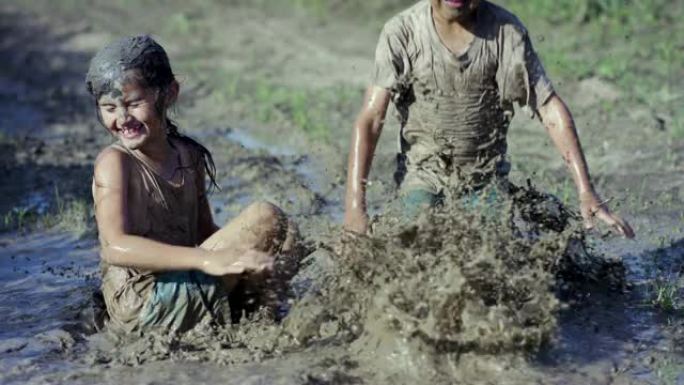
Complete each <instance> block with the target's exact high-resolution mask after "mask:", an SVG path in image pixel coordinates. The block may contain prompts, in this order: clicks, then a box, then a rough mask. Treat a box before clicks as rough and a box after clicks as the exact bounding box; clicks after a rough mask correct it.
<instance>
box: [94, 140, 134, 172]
mask: <svg viewBox="0 0 684 385" xmlns="http://www.w3.org/2000/svg"><path fill="white" fill-rule="evenodd" d="M131 158H132V155H131V154H129V153H128V151H126V149H125V148H122V147H121V146H119V145H117V144H112V145H109V146H107V147H105V148H103V149H102V151H100V153H99V154H97V157H96V158H95V169H96V170H97V169H98V168H102V167H111V166H114V165H120V166H124V167H128V166H129V165H130V164H131V162H132V159H131Z"/></svg>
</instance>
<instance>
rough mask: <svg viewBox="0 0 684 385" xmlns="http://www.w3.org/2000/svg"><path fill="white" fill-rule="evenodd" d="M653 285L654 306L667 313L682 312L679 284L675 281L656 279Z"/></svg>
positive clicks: (652, 302) (652, 301)
mask: <svg viewBox="0 0 684 385" xmlns="http://www.w3.org/2000/svg"><path fill="white" fill-rule="evenodd" d="M652 285H653V287H652V290H653V298H652V300H651V304H652V305H654V306H656V307H657V308H659V309H661V310H663V311H666V312H671V311H675V310H680V304H679V290H680V285H679V282H677V281H673V280H671V279H668V278H665V279H663V278H656V279H655V280H654V281H653V283H652Z"/></svg>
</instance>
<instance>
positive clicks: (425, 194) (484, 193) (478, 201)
mask: <svg viewBox="0 0 684 385" xmlns="http://www.w3.org/2000/svg"><path fill="white" fill-rule="evenodd" d="M501 197H502V192H500V191H498V189H496V188H485V189H483V190H480V191H476V192H472V193H468V194H464V195H463V196H462V197H461V199H460V201H461V207H462V208H465V209H477V208H489V207H493V206H495V205H496V203H498V202H499V200H500V198H501ZM400 200H401V207H402V211H403V213H404V214H405V215H407V216H409V217H417V216H418V214H420V212H421V211H423V210H425V209H427V208H432V207H438V206H441V205H443V204H444V194H442V193H438V194H435V193H433V192H430V191H427V190H422V189H415V190H409V191H406V192H404V193H402V194H401V196H400Z"/></svg>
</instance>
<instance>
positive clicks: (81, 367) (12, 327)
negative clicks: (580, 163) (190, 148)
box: [0, 133, 684, 384]
mask: <svg viewBox="0 0 684 385" xmlns="http://www.w3.org/2000/svg"><path fill="white" fill-rule="evenodd" d="M245 135H246V134H244V133H243V134H240V135H238V136H235V135H229V136H228V139H229V140H231V141H239V145H235V144H227V145H228V146H231V147H230V149H231V151H232V154H231V157H230V159H228V160H227V161H222V162H223V163H222V164H221V165H220V166H221V167H224V166H225V168H226V170H228V171H227V172H226V174H227V176H226V178H225V179H223V180H222V181H221V185H222V191H221V192H217V193H215V194H214V195H213V196H212V200H213V202H212V203H213V207H217V208H220V210H222V211H221V212H220V213H219V214H220V215H219V216H218V218H219V219H220V218H222V217H221V215H222V216H223V218H226V219H228V218H230V217H231V216H232V215H233V214H234V213H235V212H236V211H237V210H239V208H240V207H244V204H246V203H247V202H248V201H250V200H253V199H255V197H269V196H270V197H272V198H273V199H274V201H276V202H277V203H279V204H281V205H285V204H284V203H283V202H285V201H284V200H283V199H284V198H283V197H284V196H300V197H301V196H304V197H309V198H308V199H309V201H307V202H305V203H301V202H300V203H298V205H299V206H297V207H299V209H300V211H299V212H296V211H295V213H296V214H297V215H295V216H296V217H297V219H298V221H300V223H301V224H302V227H303V228H304V229H306V230H305V231H306V232H312V234H307V233H306V232H305V235H309V236H313V237H316V236H318V237H325V236H327V235H326V234H329V233H326V231H323V230H321V229H316V226H317V224H320V223H327V226H332V225H331V224H330V222H331V221H332V222H338V223H339V219H338V217H336V215H335V214H334V213H338V215H339V213H341V205H338V204H336V203H334V201H333V200H332V199H330V200H323V199H321V198H320V196H319V195H317V194H320V195H323V194H324V193H325V191H324V189H323V188H322V187H321V186H324V185H325V184H324V183H323V182H321V179H322V178H320V179H319V178H318V177H317V175H321V174H320V172H321V171H320V170H318V169H317V166H319V164H316V162H313V161H311V160H309V159H307V158H306V157H305V156H302V155H298V154H297V152H296V151H295V150H289V149H275V150H274V152H275V153H279V154H281V155H280V156H278V157H274V156H273V155H272V153H270V152H269V151H270V148H269V147H268V146H267V145H263V144H261V142H259V141H257V140H254V139H253V138H250V137H249V136H245ZM274 159H275V160H274ZM226 162H227V163H226ZM231 162H233V163H231ZM231 165H232V166H233V167H232V168H231V167H230V166H231ZM274 172H280V173H281V174H282V175H281V177H280V178H281V179H280V180H276V182H275V186H274V187H273V189H274V190H281V191H279V192H280V194H282V195H278V194H276V192H275V191H264V190H260V189H259V188H257V186H259V184H260V183H262V184H264V183H265V181H266V179H265V178H266V176H268V175H271V173H274ZM250 178H251V179H250ZM250 180H251V182H250ZM249 186H251V187H249ZM316 189H320V190H318V192H316V191H315V190H316ZM307 190H314V192H311V191H308V192H307ZM307 194H308V195H307ZM328 194H330V195H338V196H341V193H340V190H339V188H338V190H331V192H328ZM317 196H318V197H317ZM37 201H39V202H41V201H42V199H38V200H37ZM315 202H317V203H315ZM285 203H286V202H285ZM316 205H318V206H316ZM329 206H332V208H330V207H329ZM226 207H228V208H232V209H227V208H226ZM656 223H659V225H658V227H655V225H654V224H656ZM635 224H636V225H637V226H640V227H642V228H650V229H651V230H650V231H651V234H652V237H655V238H658V237H661V238H663V239H664V238H668V239H672V241H671V242H669V243H666V244H663V245H662V247H661V246H660V245H657V246H654V244H653V242H646V241H640V242H628V241H624V240H620V239H616V238H612V237H611V238H607V239H601V238H600V237H596V236H593V237H591V241H592V243H594V244H595V248H596V251H597V252H599V253H602V254H604V255H606V257H608V258H622V259H623V260H624V262H625V264H626V271H627V274H626V281H627V283H628V286H627V288H626V290H625V292H619V291H606V290H604V289H600V288H593V287H591V285H588V286H587V287H586V288H585V289H584V290H580V291H578V292H577V293H575V294H574V296H572V297H568V298H563V303H564V304H563V305H561V310H560V311H559V313H558V318H557V325H558V326H557V328H556V332H555V333H553V335H552V339H551V341H550V343H548V344H545V345H544V347H543V348H542V349H541V351H540V352H539V353H536V354H535V353H532V354H528V355H526V358H524V357H523V358H520V357H519V356H518V355H516V354H514V355H513V356H511V355H510V354H508V353H501V354H471V353H467V354H464V355H463V356H462V357H461V359H460V361H458V364H457V365H456V367H455V370H456V371H457V372H458V371H462V372H464V373H469V375H468V376H467V378H465V377H464V378H463V383H475V384H477V383H503V384H505V383H510V384H522V383H543V384H549V383H550V384H586V383H592V384H604V383H605V384H611V383H617V384H623V383H624V384H642V383H645V384H663V383H672V384H677V383H681V378H682V376H681V374H680V373H681V372H682V370H681V369H682V368H684V360H683V359H682V355H681V350H679V349H680V348H679V347H678V345H677V344H678V343H679V342H681V341H682V335H681V330H683V329H684V327H683V324H682V317H681V315H680V314H677V313H676V312H663V311H659V310H657V309H655V308H654V306H653V304H652V299H653V294H654V287H653V282H654V280H656V279H657V278H658V277H659V276H660V275H662V274H663V271H664V270H663V269H667V271H668V272H670V273H672V274H674V275H677V276H680V275H681V272H682V271H683V270H682V269H683V268H684V257H682V256H683V255H684V243H683V242H681V241H680V240H678V238H677V237H678V236H675V235H673V234H672V232H671V230H672V229H674V228H676V226H677V225H678V218H674V217H665V218H648V219H641V220H639V219H638V220H637V221H636V223H635ZM97 263H98V256H97V244H96V241H95V240H94V239H92V238H88V239H79V238H77V237H74V236H72V235H68V234H65V233H50V232H41V233H31V234H28V235H25V236H24V235H19V234H16V233H12V234H4V235H3V236H2V237H1V238H0V312H2V313H3V314H5V315H6V316H5V317H3V319H2V321H0V322H2V324H0V373H2V374H1V375H0V382H2V383H46V382H49V383H92V382H98V383H141V382H142V383H159V382H162V383H163V382H174V383H216V382H222V383H234V384H244V383H274V384H281V383H282V384H321V383H326V384H327V383H330V384H335V383H340V384H346V383H377V382H376V381H377V380H378V377H377V373H374V370H373V368H372V367H370V368H369V367H368V365H369V364H370V362H371V361H367V360H368V357H365V356H364V355H358V354H360V353H359V352H358V351H355V350H354V348H350V345H349V344H348V343H347V342H345V341H348V340H345V339H344V338H342V339H341V340H340V339H335V338H330V337H331V336H334V335H336V333H338V332H339V327H340V326H339V325H338V326H335V324H334V323H330V322H327V323H326V322H323V324H320V325H316V330H317V331H316V332H315V333H318V335H319V337H321V333H322V336H323V337H322V338H318V339H316V340H315V341H313V342H312V343H309V344H305V345H298V344H292V343H286V344H284V345H283V346H284V348H283V349H281V350H279V349H275V350H274V348H273V347H271V348H267V349H266V350H264V349H265V348H264V347H263V346H264V345H263V344H264V343H265V342H264V341H270V340H272V338H273V337H272V335H270V334H269V333H271V332H269V330H276V329H272V326H263V324H259V323H257V324H253V325H248V326H246V327H247V331H246V332H244V334H243V335H240V334H239V333H238V334H232V333H236V332H235V331H234V330H233V331H230V333H228V334H218V335H216V339H217V342H216V343H215V344H213V345H212V344H210V343H208V342H207V340H210V339H211V338H213V337H206V336H205V337H204V340H203V341H204V342H203V343H202V344H200V345H193V344H189V345H183V343H177V342H173V341H171V342H163V343H162V342H159V341H157V342H154V341H153V342H150V343H151V344H152V345H151V346H153V347H154V349H157V351H161V352H162V353H161V354H162V355H161V356H149V358H148V360H147V361H145V360H143V361H142V362H143V363H142V364H132V363H131V362H130V361H126V362H124V361H117V359H112V358H111V356H109V358H107V359H104V360H101V359H100V358H98V357H100V356H99V355H98V354H99V353H97V352H98V351H101V350H102V349H103V346H105V348H106V347H107V346H109V345H107V343H108V342H106V341H107V339H106V338H105V336H104V335H103V334H102V333H95V334H92V327H93V324H92V321H91V320H90V317H92V313H93V310H92V309H93V299H92V293H93V291H94V289H95V288H96V287H97V286H98V284H99V280H98V279H99V278H98V269H97ZM304 309H306V308H304ZM318 310H320V308H319V309H318ZM302 314H314V315H315V313H307V312H306V311H305V312H304V313H302V312H300V314H299V316H301V315H302ZM286 322H287V321H286ZM297 322H298V323H299V324H300V325H305V324H306V322H308V321H306V320H301V319H300V320H298V321H297ZM316 322H320V320H318V321H316ZM262 326H263V331H259V330H255V328H257V327H262ZM273 327H275V326H273ZM289 328H290V329H288V326H286V327H285V330H286V331H287V332H288V333H289V334H290V335H291V334H292V331H293V330H292V328H291V327H289ZM236 330H239V328H238V329H236ZM278 330H279V329H278ZM295 331H296V330H295ZM302 332H304V333H310V332H309V331H306V330H303V331H302ZM264 333H265V334H264ZM273 333H275V332H273ZM277 333H280V332H277ZM326 333H327V334H326ZM210 335H211V334H210ZM227 335H229V336H232V337H226V336H227ZM326 335H327V336H328V337H325V336H326ZM390 335H391V334H390ZM250 339H251V341H252V342H250ZM148 342H149V341H148ZM146 343H147V342H146ZM103 344H104V345H103ZM160 344H161V345H160ZM260 344H261V345H260ZM155 346H156V347H155ZM179 346H180V347H181V348H179ZM183 346H185V347H184V348H183ZM255 346H256V347H255ZM274 346H277V344H276V345H274ZM154 349H152V350H154ZM114 350H116V349H114ZM366 353H367V351H366ZM105 356H106V355H105ZM114 356H116V355H114ZM142 357H145V355H143V356H142ZM221 357H224V358H221ZM400 358H401V357H396V359H397V360H400ZM397 362H400V361H397ZM376 370H380V371H382V370H383V369H382V367H378V368H376ZM478 378H480V380H478ZM408 379H410V377H407V378H405V379H404V380H405V381H404V382H402V380H401V378H396V377H395V378H393V379H392V382H394V383H406V381H408ZM677 381H679V382H677ZM381 382H382V381H381ZM408 382H411V381H408Z"/></svg>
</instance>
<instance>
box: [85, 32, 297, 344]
mask: <svg viewBox="0 0 684 385" xmlns="http://www.w3.org/2000/svg"><path fill="white" fill-rule="evenodd" d="M86 84H87V88H88V91H89V92H90V94H91V95H92V96H93V97H94V98H95V102H96V107H97V113H98V118H99V120H100V122H101V123H102V124H103V125H104V126H105V128H106V129H107V130H108V131H109V133H110V134H111V135H113V136H114V137H115V138H116V139H117V142H116V143H115V144H113V145H111V146H109V147H107V148H105V149H104V150H103V151H102V152H101V153H100V154H99V156H98V157H97V160H96V161H95V173H94V178H93V187H92V189H93V199H94V202H95V216H96V219H97V227H98V231H99V237H100V244H101V258H102V292H103V295H104V299H105V304H106V307H107V313H108V315H109V326H110V327H112V328H114V329H117V330H123V331H125V332H132V331H136V330H141V329H146V328H149V327H162V328H164V329H166V330H169V331H178V332H182V331H185V330H188V329H190V328H192V327H193V326H194V325H195V324H197V323H198V322H200V321H202V320H204V319H209V320H213V321H215V322H217V323H219V324H221V323H224V322H226V321H227V320H230V318H228V317H229V316H230V309H229V306H228V294H229V293H231V291H233V290H234V289H235V288H236V285H237V284H238V283H239V282H248V283H249V284H252V285H254V284H259V283H262V284H263V283H264V279H263V278H264V277H265V276H266V275H267V274H266V273H268V272H270V270H271V268H272V266H273V262H274V256H275V255H276V254H281V253H287V252H288V251H290V250H291V249H292V247H293V243H294V231H293V230H292V228H293V227H292V226H291V224H289V223H288V220H287V218H286V217H285V215H284V214H283V212H282V211H281V210H280V209H278V208H277V207H275V206H273V205H271V204H269V203H255V204H252V205H251V206H249V207H248V208H247V209H245V210H244V211H243V212H242V213H240V215H239V216H238V217H237V218H235V219H234V220H233V221H232V222H230V223H228V224H227V225H226V226H225V227H224V228H222V229H219V228H218V227H217V226H216V225H215V224H214V221H213V219H212V215H211V210H210V208H209V203H208V200H207V194H206V188H205V178H206V176H209V179H210V180H211V183H212V185H213V186H216V175H215V167H214V162H213V159H212V156H211V154H210V153H209V151H208V150H207V149H206V148H205V147H204V146H202V145H201V144H199V143H197V142H196V141H194V140H193V139H190V138H189V137H187V136H184V135H182V134H180V133H179V132H178V129H177V127H176V126H175V125H174V123H173V122H171V120H169V118H168V117H167V111H168V109H169V107H171V106H172V105H173V104H174V102H175V101H176V98H177V96H178V91H179V85H178V82H177V81H176V80H175V78H174V75H173V72H172V71H171V66H170V64H169V60H168V57H167V55H166V52H165V51H164V49H163V48H162V47H161V46H160V45H159V44H157V43H156V42H155V41H154V40H153V39H152V38H150V37H149V36H135V37H127V38H123V39H121V40H119V41H117V42H114V43H112V44H110V45H108V46H106V47H105V48H103V49H102V50H101V51H100V52H98V53H97V54H96V55H95V57H94V58H93V59H92V61H91V64H90V69H89V71H88V75H87V77H86Z"/></svg>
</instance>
